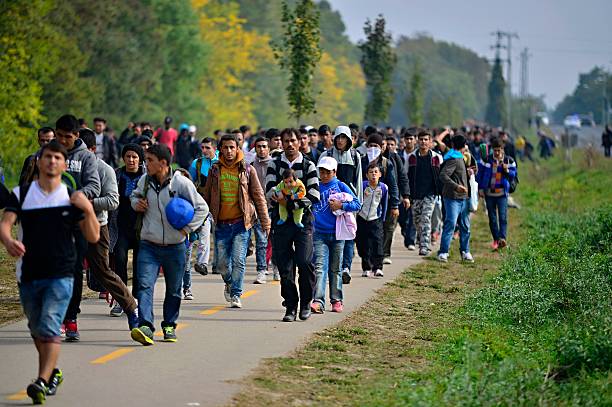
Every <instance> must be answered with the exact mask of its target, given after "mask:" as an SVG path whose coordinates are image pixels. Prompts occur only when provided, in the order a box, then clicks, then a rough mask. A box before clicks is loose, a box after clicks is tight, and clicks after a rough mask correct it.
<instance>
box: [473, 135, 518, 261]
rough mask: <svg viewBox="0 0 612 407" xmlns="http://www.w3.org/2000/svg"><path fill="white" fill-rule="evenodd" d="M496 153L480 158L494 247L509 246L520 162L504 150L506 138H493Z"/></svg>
mask: <svg viewBox="0 0 612 407" xmlns="http://www.w3.org/2000/svg"><path fill="white" fill-rule="evenodd" d="M491 149H492V150H493V156H492V157H487V158H485V159H484V160H483V159H481V160H480V161H479V162H478V168H479V170H478V177H477V181H478V194H479V195H480V197H481V198H484V199H485V202H486V204H487V215H488V216H489V228H490V229H491V235H492V236H493V244H492V247H493V250H497V249H498V248H499V249H503V248H504V247H506V245H507V242H506V238H507V236H506V229H507V225H508V196H509V194H510V182H511V181H512V180H514V179H515V178H516V162H514V160H513V159H512V157H510V156H506V155H505V153H504V142H503V141H502V140H500V139H498V138H494V139H493V140H491Z"/></svg>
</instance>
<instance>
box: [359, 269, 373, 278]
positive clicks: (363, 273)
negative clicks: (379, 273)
mask: <svg viewBox="0 0 612 407" xmlns="http://www.w3.org/2000/svg"><path fill="white" fill-rule="evenodd" d="M371 275H372V272H371V271H370V270H363V272H362V273H361V277H370V276H371Z"/></svg>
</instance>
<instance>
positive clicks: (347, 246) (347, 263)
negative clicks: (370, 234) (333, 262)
mask: <svg viewBox="0 0 612 407" xmlns="http://www.w3.org/2000/svg"><path fill="white" fill-rule="evenodd" d="M353 257H355V241H354V240H345V241H344V249H343V250H342V267H341V269H342V270H344V269H348V271H349V273H350V272H351V267H353Z"/></svg>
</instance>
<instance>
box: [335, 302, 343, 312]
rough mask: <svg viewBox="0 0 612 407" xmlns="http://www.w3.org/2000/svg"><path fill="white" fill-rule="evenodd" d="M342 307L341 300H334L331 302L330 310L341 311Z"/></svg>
mask: <svg viewBox="0 0 612 407" xmlns="http://www.w3.org/2000/svg"><path fill="white" fill-rule="evenodd" d="M343 310H344V307H343V306H342V301H338V302H334V303H333V304H332V312H342V311H343Z"/></svg>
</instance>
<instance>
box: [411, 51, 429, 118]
mask: <svg viewBox="0 0 612 407" xmlns="http://www.w3.org/2000/svg"><path fill="white" fill-rule="evenodd" d="M407 105H408V106H407V107H408V118H409V119H410V124H411V125H413V126H420V125H421V123H423V108H424V105H425V86H424V83H423V74H422V71H421V63H420V62H419V61H418V60H417V61H416V62H415V63H414V69H413V72H412V78H411V79H410V94H409V96H408V99H407Z"/></svg>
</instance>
